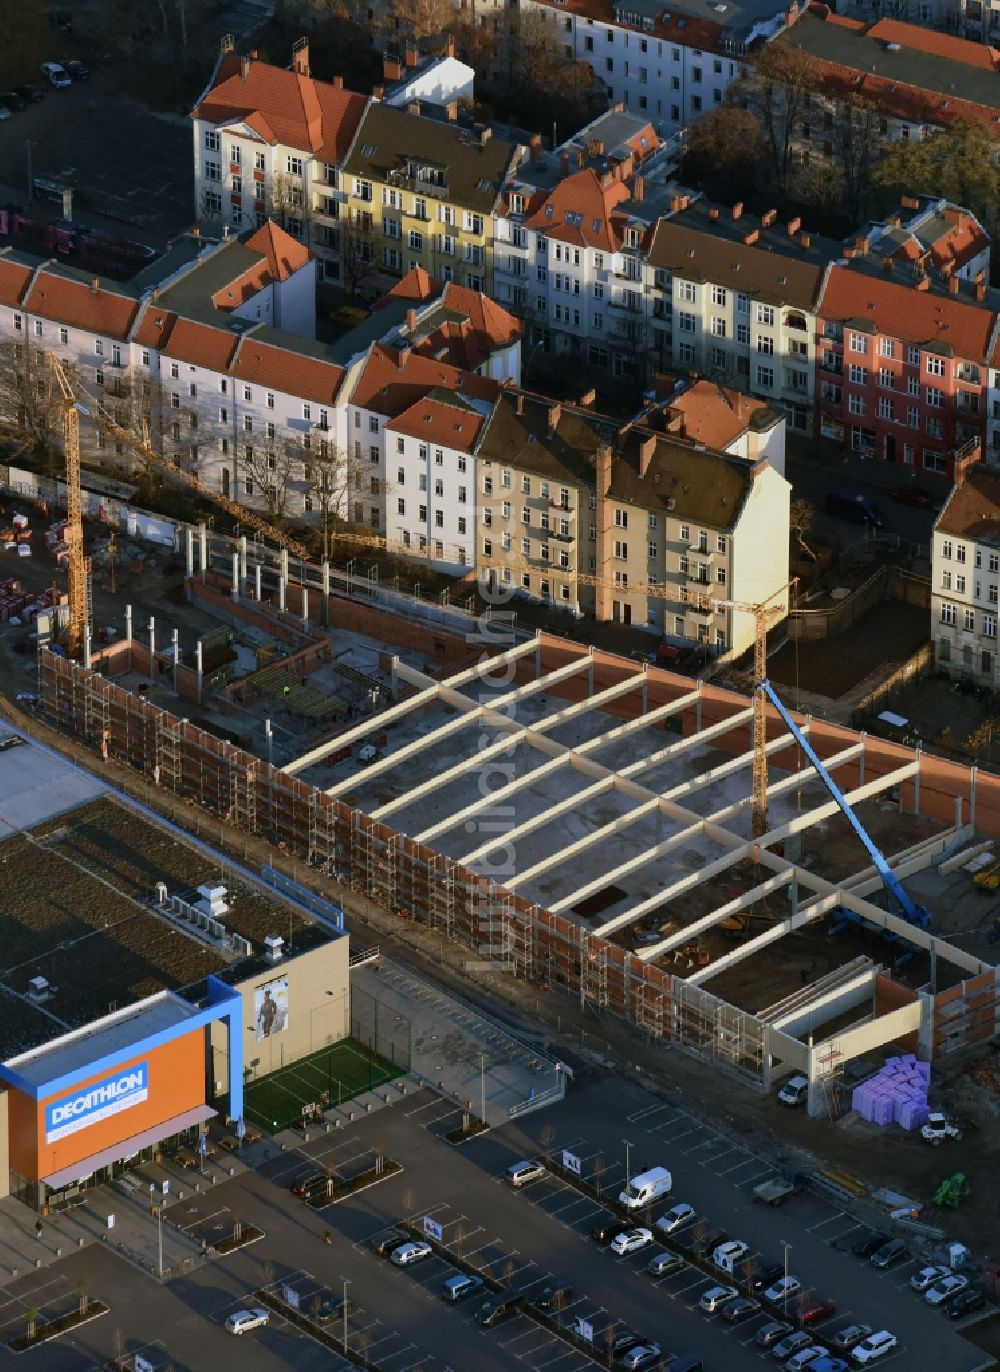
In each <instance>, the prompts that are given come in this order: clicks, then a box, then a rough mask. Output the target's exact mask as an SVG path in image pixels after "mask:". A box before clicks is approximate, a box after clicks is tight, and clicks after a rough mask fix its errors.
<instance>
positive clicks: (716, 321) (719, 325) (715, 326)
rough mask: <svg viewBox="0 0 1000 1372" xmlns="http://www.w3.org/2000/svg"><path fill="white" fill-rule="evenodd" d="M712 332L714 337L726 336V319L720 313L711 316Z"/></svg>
mask: <svg viewBox="0 0 1000 1372" xmlns="http://www.w3.org/2000/svg"><path fill="white" fill-rule="evenodd" d="M712 334H713V336H714V337H715V338H725V336H726V321H725V319H723V318H722V316H721V315H714V316H713V317H712Z"/></svg>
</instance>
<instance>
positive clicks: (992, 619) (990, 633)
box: [983, 615, 997, 672]
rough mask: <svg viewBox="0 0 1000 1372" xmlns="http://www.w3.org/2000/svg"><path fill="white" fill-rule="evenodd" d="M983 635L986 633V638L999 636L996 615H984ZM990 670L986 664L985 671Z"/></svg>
mask: <svg viewBox="0 0 1000 1372" xmlns="http://www.w3.org/2000/svg"><path fill="white" fill-rule="evenodd" d="M983 635H984V637H986V638H996V636H997V619H996V615H983ZM983 656H984V657H986V656H987V654H986V653H984V654H983ZM988 670H989V669H988V667H985V666H984V667H983V671H984V672H985V671H988Z"/></svg>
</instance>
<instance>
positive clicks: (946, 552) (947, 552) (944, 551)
mask: <svg viewBox="0 0 1000 1372" xmlns="http://www.w3.org/2000/svg"><path fill="white" fill-rule="evenodd" d="M951 554H952V542H951V539H950V538H946V539H945V540H944V542H943V543H942V544H941V556H942V557H947V558H950V557H951Z"/></svg>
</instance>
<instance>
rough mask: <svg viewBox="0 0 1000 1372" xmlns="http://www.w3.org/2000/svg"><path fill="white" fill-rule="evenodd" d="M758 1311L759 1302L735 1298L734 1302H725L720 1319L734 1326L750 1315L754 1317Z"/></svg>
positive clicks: (747, 1297)
mask: <svg viewBox="0 0 1000 1372" xmlns="http://www.w3.org/2000/svg"><path fill="white" fill-rule="evenodd" d="M759 1309H760V1301H755V1300H751V1298H750V1297H749V1296H737V1297H736V1298H735V1299H734V1300H731V1301H726V1303H725V1305H724V1306H723V1307H722V1318H723V1319H724V1320H728V1321H729V1323H730V1324H736V1323H737V1322H738V1321H739V1320H745V1319H747V1318H748V1316H750V1315H756V1313H757V1311H758V1310H759Z"/></svg>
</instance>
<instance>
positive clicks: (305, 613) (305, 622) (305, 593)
mask: <svg viewBox="0 0 1000 1372" xmlns="http://www.w3.org/2000/svg"><path fill="white" fill-rule="evenodd" d="M308 626H309V587H308V586H307V585H306V583H305V581H303V582H302V627H303V628H304V629H305V628H308Z"/></svg>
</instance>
